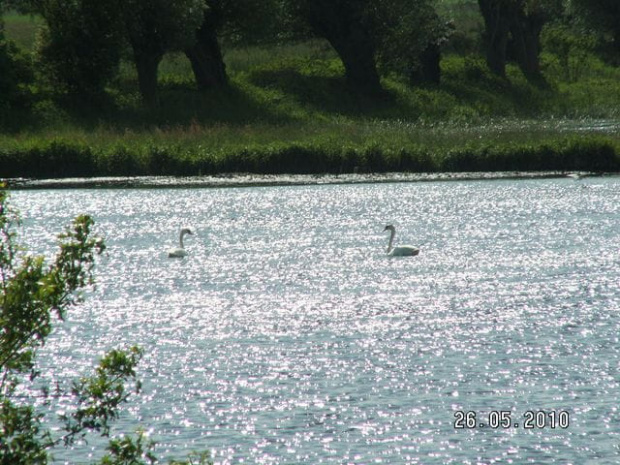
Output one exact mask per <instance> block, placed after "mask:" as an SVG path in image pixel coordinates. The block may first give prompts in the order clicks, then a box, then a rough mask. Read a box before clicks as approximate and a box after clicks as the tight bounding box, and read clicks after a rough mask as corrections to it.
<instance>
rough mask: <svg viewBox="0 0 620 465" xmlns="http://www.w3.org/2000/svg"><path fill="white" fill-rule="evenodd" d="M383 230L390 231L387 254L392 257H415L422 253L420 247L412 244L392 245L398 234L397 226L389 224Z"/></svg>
mask: <svg viewBox="0 0 620 465" xmlns="http://www.w3.org/2000/svg"><path fill="white" fill-rule="evenodd" d="M383 231H390V242H389V244H388V248H387V254H388V255H389V256H390V257H413V256H415V255H418V254H419V253H420V249H418V248H417V247H413V246H411V245H399V246H398V247H392V242H393V241H394V236H395V235H396V228H394V226H392V225H391V224H388V225H387V226H386V227H385V229H384V230H383Z"/></svg>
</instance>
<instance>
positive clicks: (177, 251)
mask: <svg viewBox="0 0 620 465" xmlns="http://www.w3.org/2000/svg"><path fill="white" fill-rule="evenodd" d="M186 234H192V231H191V229H189V228H183V229H181V234H180V235H179V247H177V248H174V249H170V250H168V258H181V257H185V256H186V255H187V252H186V251H185V248H184V247H183V236H185V235H186Z"/></svg>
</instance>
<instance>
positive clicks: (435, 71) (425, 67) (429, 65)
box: [409, 43, 441, 85]
mask: <svg viewBox="0 0 620 465" xmlns="http://www.w3.org/2000/svg"><path fill="white" fill-rule="evenodd" d="M419 60H420V64H419V66H417V67H416V68H415V69H414V70H413V71H412V72H411V75H410V76H409V82H410V84H412V85H416V84H439V82H440V80H441V68H440V62H441V49H440V47H439V45H438V44H437V43H430V44H428V45H427V46H426V48H425V49H424V51H423V52H422V53H421V54H420V57H419Z"/></svg>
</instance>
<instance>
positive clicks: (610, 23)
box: [570, 0, 620, 65]
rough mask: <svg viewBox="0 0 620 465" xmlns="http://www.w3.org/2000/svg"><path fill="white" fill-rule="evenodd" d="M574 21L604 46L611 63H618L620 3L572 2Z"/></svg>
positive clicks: (606, 0)
mask: <svg viewBox="0 0 620 465" xmlns="http://www.w3.org/2000/svg"><path fill="white" fill-rule="evenodd" d="M570 5H571V8H572V11H571V12H572V13H573V14H574V20H575V22H577V23H582V24H586V25H588V26H589V27H590V28H591V29H592V30H594V31H596V32H597V33H598V34H599V35H600V39H601V42H603V43H604V44H606V46H607V47H606V49H607V50H608V55H609V56H610V57H611V61H612V62H613V63H615V64H616V65H618V64H619V63H620V2H618V1H617V0H573V1H572V2H571V3H570Z"/></svg>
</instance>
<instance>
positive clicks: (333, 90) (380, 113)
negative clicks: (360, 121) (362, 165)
mask: <svg viewBox="0 0 620 465" xmlns="http://www.w3.org/2000/svg"><path fill="white" fill-rule="evenodd" d="M313 65H314V69H313V68H311V69H308V68H307V67H306V66H305V64H304V63H293V64H285V65H282V64H279V65H278V66H277V67H275V66H274V67H270V68H263V69H256V70H254V71H252V72H251V73H250V74H249V77H248V81H249V82H250V83H251V84H252V85H254V86H257V87H259V88H262V89H272V90H277V91H279V92H281V93H282V94H283V95H284V98H285V99H291V100H292V101H294V103H295V104H296V105H299V106H301V107H304V108H305V109H307V110H308V111H309V112H310V113H312V112H320V113H325V114H329V115H332V116H348V117H353V118H371V119H372V118H395V117H403V116H405V115H409V116H411V114H412V110H413V109H412V108H411V107H409V106H407V105H403V104H402V103H401V102H400V101H399V99H398V98H397V95H396V94H395V93H394V92H393V91H391V90H388V89H383V90H381V91H380V92H378V93H373V94H369V93H366V92H362V91H358V90H356V89H352V88H351V87H350V86H349V85H348V84H347V82H346V80H345V78H344V71H343V70H342V69H339V67H336V66H331V65H330V63H329V62H328V63H323V65H324V68H323V69H316V68H318V67H319V66H320V65H319V66H317V64H316V63H314V64H313Z"/></svg>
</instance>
